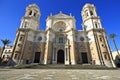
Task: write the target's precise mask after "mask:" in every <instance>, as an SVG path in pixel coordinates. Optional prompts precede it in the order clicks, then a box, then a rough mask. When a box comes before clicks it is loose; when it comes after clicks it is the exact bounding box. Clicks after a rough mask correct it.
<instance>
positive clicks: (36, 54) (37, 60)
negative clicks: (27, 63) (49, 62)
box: [34, 52, 40, 63]
mask: <svg viewBox="0 0 120 80" xmlns="http://www.w3.org/2000/svg"><path fill="white" fill-rule="evenodd" d="M39 62H40V52H35V58H34V63H39Z"/></svg>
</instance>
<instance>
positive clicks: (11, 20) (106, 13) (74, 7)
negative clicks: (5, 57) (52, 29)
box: [0, 0, 120, 50]
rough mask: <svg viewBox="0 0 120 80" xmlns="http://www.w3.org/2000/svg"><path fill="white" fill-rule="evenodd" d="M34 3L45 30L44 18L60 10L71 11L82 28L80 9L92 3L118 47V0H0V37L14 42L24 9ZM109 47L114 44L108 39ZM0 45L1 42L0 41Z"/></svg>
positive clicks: (119, 31)
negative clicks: (114, 34)
mask: <svg viewBox="0 0 120 80" xmlns="http://www.w3.org/2000/svg"><path fill="white" fill-rule="evenodd" d="M32 3H36V4H37V5H38V6H39V8H40V11H41V18H40V23H41V26H40V29H41V30H45V26H46V24H45V20H46V18H47V16H49V15H50V13H51V12H52V13H53V15H54V14H57V13H59V11H62V12H63V13H65V14H68V15H69V14H70V13H72V15H73V16H75V18H76V20H77V22H76V28H77V30H80V29H82V27H81V24H82V17H81V14H80V13H81V10H82V7H83V6H84V5H85V4H86V3H92V4H94V5H95V6H96V8H97V13H98V15H99V16H100V18H101V19H102V20H101V21H102V25H103V28H105V29H106V31H107V36H108V35H109V34H111V33H116V34H117V35H118V36H117V37H116V38H115V40H116V43H117V46H118V48H119V49H120V45H119V44H120V30H119V29H120V28H119V27H120V20H119V19H120V8H119V6H120V0H0V39H9V40H11V45H12V44H13V42H14V39H15V35H16V30H17V28H19V26H20V20H21V18H22V17H23V16H24V14H25V9H26V7H27V6H28V5H29V4H32ZM108 41H109V43H110V47H111V49H112V50H115V48H114V45H113V43H112V41H111V40H110V39H108ZM0 46H3V44H2V43H1V42H0Z"/></svg>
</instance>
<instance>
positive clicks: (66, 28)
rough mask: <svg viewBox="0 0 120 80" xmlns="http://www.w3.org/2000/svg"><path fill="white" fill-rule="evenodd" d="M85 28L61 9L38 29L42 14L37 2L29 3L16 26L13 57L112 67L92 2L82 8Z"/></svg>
mask: <svg viewBox="0 0 120 80" xmlns="http://www.w3.org/2000/svg"><path fill="white" fill-rule="evenodd" d="M81 15H82V20H83V23H82V27H83V30H76V24H75V22H76V20H75V18H74V17H73V16H71V15H66V14H63V13H62V12H60V13H59V14H56V15H52V14H51V15H50V16H49V17H48V18H47V20H46V30H45V31H43V30H38V28H39V24H40V23H39V18H40V16H41V13H40V10H39V8H38V6H37V5H35V4H32V5H29V6H28V7H27V9H26V14H25V16H24V17H23V18H22V20H21V25H20V28H19V29H18V30H17V34H16V38H15V42H14V48H13V54H12V58H13V60H14V61H16V63H17V64H31V63H40V64H65V65H76V64H94V65H105V66H108V67H113V63H112V62H113V60H112V58H111V55H110V48H109V45H108V42H107V38H106V36H105V35H106V33H105V30H104V29H103V28H102V25H101V20H100V18H99V17H98V16H97V13H96V8H95V6H94V5H93V4H86V5H85V6H84V7H83V10H82V12H81Z"/></svg>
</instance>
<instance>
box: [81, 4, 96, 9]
mask: <svg viewBox="0 0 120 80" xmlns="http://www.w3.org/2000/svg"><path fill="white" fill-rule="evenodd" d="M88 7H95V6H94V5H93V4H90V3H86V4H85V5H84V6H83V9H85V8H88Z"/></svg>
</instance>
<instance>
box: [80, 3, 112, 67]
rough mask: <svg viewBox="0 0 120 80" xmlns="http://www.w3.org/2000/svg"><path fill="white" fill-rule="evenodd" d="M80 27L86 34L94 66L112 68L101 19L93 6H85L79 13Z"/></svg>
mask: <svg viewBox="0 0 120 80" xmlns="http://www.w3.org/2000/svg"><path fill="white" fill-rule="evenodd" d="M81 15H82V20H83V23H82V27H83V30H85V31H86V32H87V38H88V42H89V46H90V53H91V57H92V62H93V63H94V64H96V65H105V66H112V65H113V64H112V58H111V55H110V54H111V52H110V48H109V45H108V42H107V39H106V31H105V29H104V28H102V24H101V19H100V17H99V16H98V15H97V13H96V8H95V6H94V5H93V4H86V5H85V6H84V7H83V9H82V12H81Z"/></svg>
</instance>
